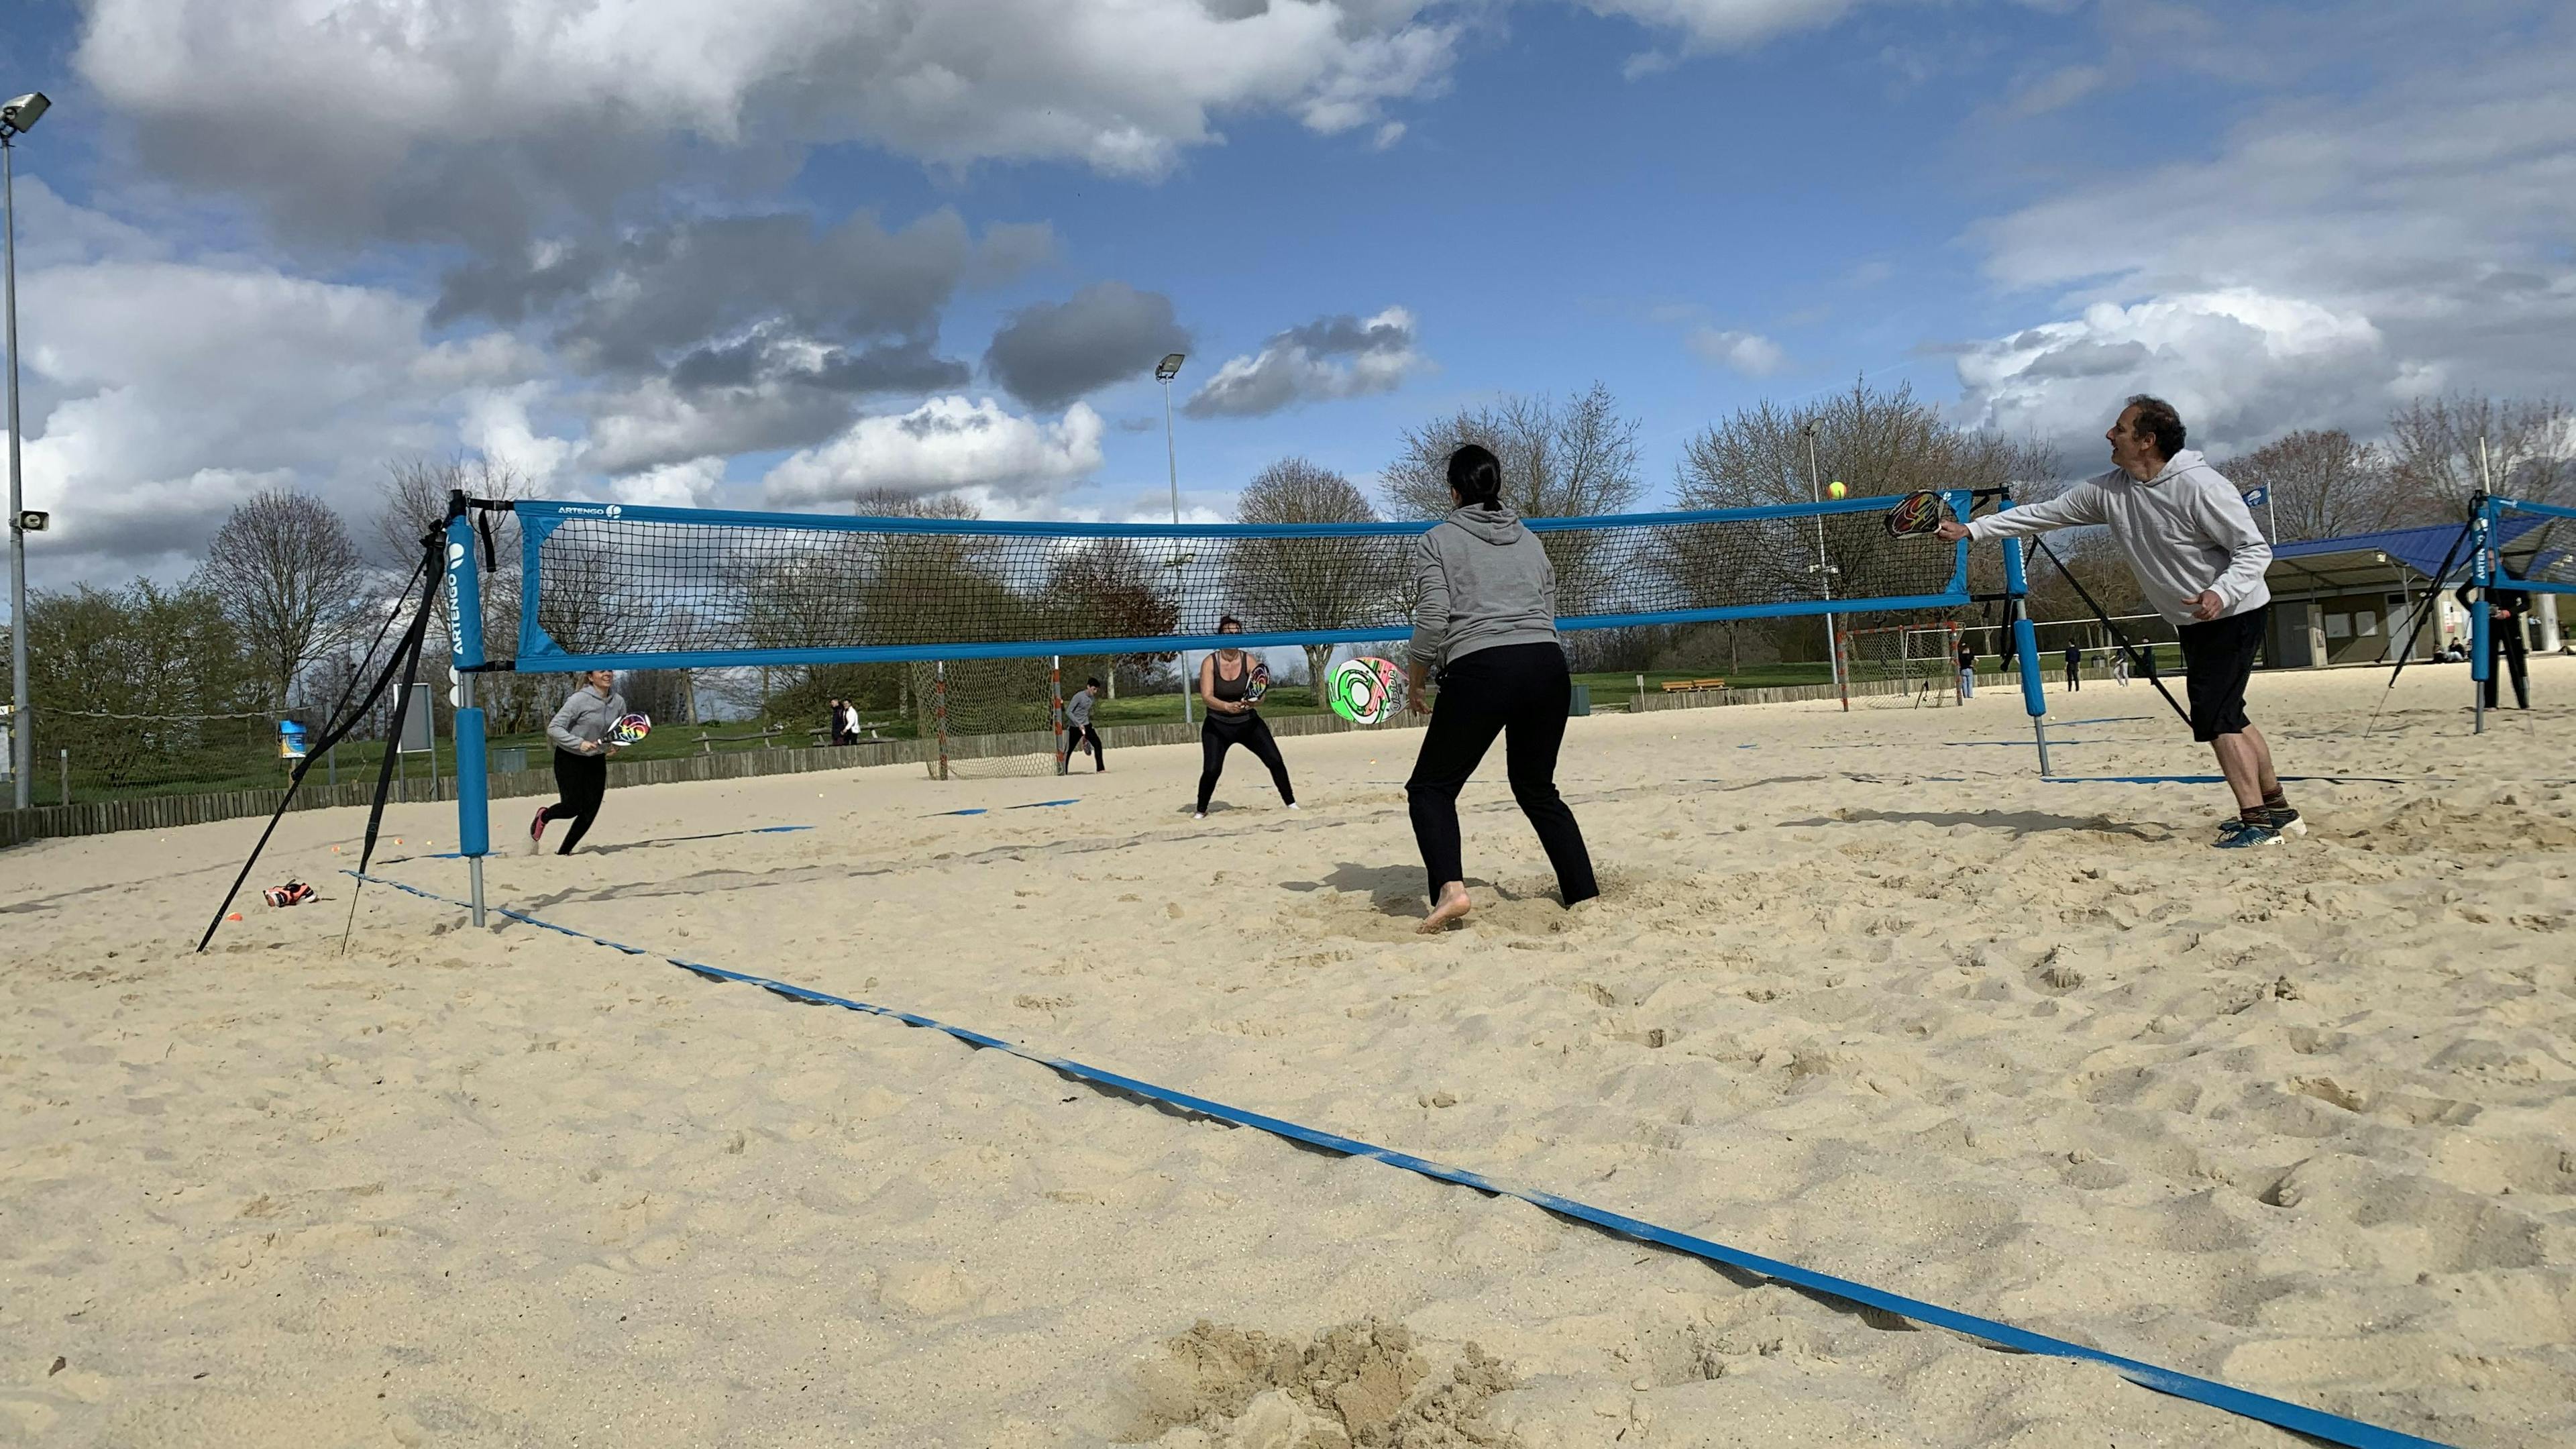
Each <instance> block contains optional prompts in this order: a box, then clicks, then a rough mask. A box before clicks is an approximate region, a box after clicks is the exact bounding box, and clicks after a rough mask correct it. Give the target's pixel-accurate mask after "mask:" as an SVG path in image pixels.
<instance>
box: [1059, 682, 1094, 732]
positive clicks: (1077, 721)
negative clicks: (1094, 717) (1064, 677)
mask: <svg viewBox="0 0 2576 1449" xmlns="http://www.w3.org/2000/svg"><path fill="white" fill-rule="evenodd" d="M1064 722H1065V723H1066V724H1069V725H1071V726H1073V727H1074V728H1075V729H1082V728H1084V727H1085V726H1087V725H1089V724H1090V723H1091V691H1090V690H1087V689H1077V690H1075V691H1074V692H1073V693H1072V695H1071V696H1069V697H1068V698H1067V699H1066V700H1065V702H1064Z"/></svg>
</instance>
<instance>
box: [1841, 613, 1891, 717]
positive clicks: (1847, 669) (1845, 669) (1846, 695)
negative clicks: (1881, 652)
mask: <svg viewBox="0 0 2576 1449" xmlns="http://www.w3.org/2000/svg"><path fill="white" fill-rule="evenodd" d="M1825 641H1826V645H1827V647H1828V648H1829V649H1831V650H1832V653H1833V670H1834V684H1835V687H1836V688H1837V689H1839V690H1840V691H1841V693H1842V697H1843V713H1845V714H1849V713H1851V665H1850V664H1849V663H1848V662H1847V661H1846V660H1845V659H1844V658H1843V621H1842V616H1841V615H1839V614H1827V615H1826V616H1825ZM1904 644H1905V641H1904V640H1903V639H1901V638H1900V639H1898V640H1897V647H1899V648H1903V647H1904Z"/></svg>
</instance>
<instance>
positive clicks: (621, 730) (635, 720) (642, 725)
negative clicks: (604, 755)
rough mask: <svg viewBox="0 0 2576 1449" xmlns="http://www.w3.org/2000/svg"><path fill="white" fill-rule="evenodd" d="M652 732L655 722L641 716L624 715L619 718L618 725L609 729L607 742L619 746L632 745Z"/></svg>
mask: <svg viewBox="0 0 2576 1449" xmlns="http://www.w3.org/2000/svg"><path fill="white" fill-rule="evenodd" d="M652 732H653V721H651V720H650V719H647V718H645V717H644V716H643V715H640V714H630V715H623V716H621V717H619V719H618V721H617V723H615V724H613V725H610V726H609V727H608V735H607V742H608V743H610V744H612V745H619V746H624V745H631V744H634V743H636V742H637V741H639V740H641V739H643V738H644V737H645V736H646V735H649V734H651V733H652Z"/></svg>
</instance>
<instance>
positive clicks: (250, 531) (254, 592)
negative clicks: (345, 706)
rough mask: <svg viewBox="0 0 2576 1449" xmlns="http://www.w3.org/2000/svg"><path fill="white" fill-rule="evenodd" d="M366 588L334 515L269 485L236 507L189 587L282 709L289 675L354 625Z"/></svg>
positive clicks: (291, 681) (353, 548)
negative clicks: (208, 602) (240, 646)
mask: <svg viewBox="0 0 2576 1449" xmlns="http://www.w3.org/2000/svg"><path fill="white" fill-rule="evenodd" d="M367 582H368V577H367V566H366V561H365V560H364V559H363V558H362V557H360V556H359V553H358V545H357V544H356V542H355V541H353V540H352V539H351V538H350V537H349V530H348V527H347V526H346V525H345V524H343V523H341V522H340V515H339V514H337V513H334V512H332V511H331V506H330V505H329V504H327V503H324V502H323V501H322V500H321V499H319V498H315V497H313V496H312V495H311V494H307V493H298V492H295V491H293V490H292V489H285V488H277V489H271V490H269V491H267V492H264V493H259V494H256V495H254V496H253V497H251V498H250V499H248V500H247V501H245V502H243V503H242V504H240V505H239V506H237V507H236V508H234V509H233V511H232V513H231V515H230V516H229V517H227V518H225V520H224V523H223V526H222V527H221V528H218V529H216V530H215V536H214V538H213V540H212V541H210V542H209V543H208V544H207V546H206V561H205V562H204V563H203V564H202V565H200V566H199V569H198V572H197V578H196V582H195V587H196V588H197V589H198V590H201V591H203V592H205V593H207V594H210V595H212V596H213V598H214V599H215V601H216V604H217V606H218V607H219V608H221V609H222V610H223V613H224V617H225V618H226V619H227V620H229V621H231V623H232V626H233V629H234V631H235V633H236V634H237V635H238V636H239V637H240V638H241V639H242V641H243V643H244V645H245V647H246V649H247V651H248V653H249V656H250V658H251V659H252V661H253V662H254V664H255V665H256V667H257V669H258V672H259V677H260V679H261V681H262V683H263V684H264V686H265V687H266V689H267V691H268V701H269V703H270V704H271V705H273V706H274V707H276V708H278V709H281V710H283V709H285V708H286V706H287V700H288V697H289V696H290V695H291V694H293V692H294V689H295V680H296V676H297V675H299V674H300V673H302V672H303V670H304V667H305V666H306V665H308V664H311V663H312V662H313V661H314V660H316V659H317V658H319V657H321V656H322V655H323V654H325V653H328V652H330V651H331V650H333V649H335V648H337V647H338V646H339V645H340V644H341V643H342V641H343V639H344V637H345V636H346V634H347V633H348V631H349V629H350V628H351V627H352V625H353V624H354V623H355V622H356V620H357V618H358V615H359V611H360V609H361V607H362V605H363V602H364V600H365V597H366V593H367Z"/></svg>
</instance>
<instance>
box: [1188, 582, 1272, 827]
mask: <svg viewBox="0 0 2576 1449" xmlns="http://www.w3.org/2000/svg"><path fill="white" fill-rule="evenodd" d="M1216 631H1217V632H1218V633H1220V634H1240V633H1242V632H1243V621H1242V620H1240V619H1238V618H1236V617H1234V616H1233V615H1232V614H1228V615H1226V616H1225V617H1224V618H1223V619H1220V620H1218V621H1217V626H1216ZM1251 682H1252V658H1251V656H1250V655H1247V654H1245V653H1244V652H1243V651H1242V650H1240V649H1220V650H1218V651H1216V652H1215V653H1214V654H1211V655H1209V656H1208V657H1207V658H1206V659H1204V660H1202V661H1200V663H1199V702H1200V703H1202V704H1205V705H1206V706H1207V723H1205V724H1203V725H1201V726H1199V757H1200V760H1201V762H1202V763H1201V764H1200V766H1199V807H1198V813H1197V815H1196V816H1194V817H1193V818H1195V819H1199V820H1205V819H1206V818H1207V808H1208V797H1209V796H1211V795H1213V794H1215V793H1216V778H1217V776H1219V775H1221V774H1223V773H1225V752H1226V750H1227V749H1228V748H1229V747H1231V746H1234V745H1241V746H1243V747H1244V748H1245V749H1247V750H1250V751H1252V753H1253V754H1254V755H1255V756H1256V757H1257V758H1259V759H1260V761H1261V763H1263V764H1265V765H1268V766H1269V767H1270V783H1272V784H1274V785H1276V786H1278V787H1279V798H1280V799H1281V800H1283V801H1285V802H1287V805H1288V808H1289V809H1291V810H1294V809H1296V808H1297V789H1296V787H1295V786H1293V785H1291V784H1289V783H1288V762H1287V761H1285V760H1282V759H1281V758H1279V742H1278V741H1277V740H1274V739H1272V738H1271V737H1270V726H1268V725H1266V724H1263V723H1262V722H1261V712H1260V711H1259V710H1256V709H1254V708H1253V707H1252V703H1251V701H1249V700H1247V699H1245V698H1244V697H1243V696H1244V693H1245V688H1246V686H1247V685H1249V684H1250V683H1251Z"/></svg>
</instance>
